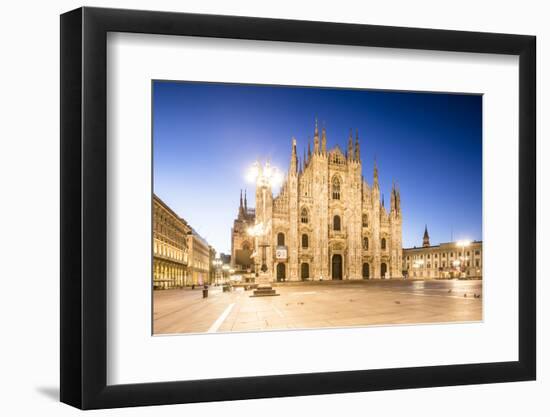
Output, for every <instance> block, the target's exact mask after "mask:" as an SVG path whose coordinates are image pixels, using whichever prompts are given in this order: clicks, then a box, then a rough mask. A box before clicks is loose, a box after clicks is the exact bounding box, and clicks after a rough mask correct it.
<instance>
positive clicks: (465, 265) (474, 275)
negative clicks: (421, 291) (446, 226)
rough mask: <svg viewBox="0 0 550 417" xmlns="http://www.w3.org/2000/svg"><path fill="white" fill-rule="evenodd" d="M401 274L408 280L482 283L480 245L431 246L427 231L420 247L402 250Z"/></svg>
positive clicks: (463, 242)
mask: <svg viewBox="0 0 550 417" xmlns="http://www.w3.org/2000/svg"><path fill="white" fill-rule="evenodd" d="M403 273H404V275H405V276H406V277H407V278H409V279H450V278H466V279H482V276H483V243H482V242H481V241H473V242H466V241H458V242H447V243H441V244H439V245H434V246H431V245H430V237H429V234H428V228H427V227H426V229H425V230H424V237H423V243H422V247H419V248H417V247H414V248H406V249H403Z"/></svg>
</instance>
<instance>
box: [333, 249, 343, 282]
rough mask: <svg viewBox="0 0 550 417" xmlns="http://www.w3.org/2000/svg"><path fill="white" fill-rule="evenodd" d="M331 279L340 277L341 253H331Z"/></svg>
mask: <svg viewBox="0 0 550 417" xmlns="http://www.w3.org/2000/svg"><path fill="white" fill-rule="evenodd" d="M332 279H342V255H339V254H336V255H332Z"/></svg>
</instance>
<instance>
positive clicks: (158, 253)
mask: <svg viewBox="0 0 550 417" xmlns="http://www.w3.org/2000/svg"><path fill="white" fill-rule="evenodd" d="M190 232H191V228H190V227H189V225H188V224H187V222H186V221H185V220H183V219H182V218H180V217H179V216H178V215H177V214H176V213H174V211H173V210H172V209H171V208H170V207H168V206H167V205H166V204H165V203H164V202H163V201H162V200H161V199H160V198H158V197H157V196H156V195H153V288H155V289H169V288H180V287H183V286H184V285H185V284H186V281H187V278H188V261H189V248H188V238H187V236H188V234H189V233H190Z"/></svg>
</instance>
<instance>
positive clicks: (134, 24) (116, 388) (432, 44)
mask: <svg viewBox="0 0 550 417" xmlns="http://www.w3.org/2000/svg"><path fill="white" fill-rule="evenodd" d="M108 32H131V33H147V34H162V35H174V36H178V35H186V36H198V37H215V38H235V39H253V40H269V41H285V42H305V43H319V44H334V45H357V46H371V47H382V48H404V49H420V50H440V51H456V52H476V53H490V54H506V55H517V56H519V103H518V109H519V132H518V137H519V155H518V157H519V203H518V204H519V271H518V273H519V294H518V296H519V322H518V323H519V329H518V331H519V360H518V361H514V362H495V363H477V364H467V365H459V364H457V365H454V364H451V365H445V366H423V367H412V368H399V369H376V370H356V371H343V372H324V373H309V374H291V375H272V376H255V377H239V378H229V379H208V380H199V381H176V382H162V383H141V384H131V385H112V386H109V385H107V382H106V380H107V379H106V375H107V334H106V329H107V303H106V300H107V274H106V266H107V249H106V248H107V180H108V178H107V110H106V93H107V87H106V86H107V72H106V60H107V54H106V52H107V51H106V47H107V33H108ZM60 57H61V92H60V93H61V259H60V261H61V309H60V316H61V317H60V318H61V358H60V359H61V401H62V402H64V403H67V404H70V405H72V406H75V407H78V408H81V409H96V408H112V407H125V406H144V405H157V404H175V403H191V402H202V401H221V400H239V399H250V398H267V397H283V396H299V395H314V394H329V393H344V392H358V391H376V390H388V389H402V388H421V387H435V386H450V385H464V384H482V383H496V382H507V381H525V380H534V379H535V378H536V266H535V265H536V163H535V161H536V143H535V135H536V131H535V122H536V119H535V117H536V116H535V109H536V91H535V87H536V81H535V80H536V77H535V75H536V69H535V67H536V38H535V37H534V36H524V35H510V34H494V33H478V32H461V31H448V30H432V29H415V28H404V27H387V26H371V25H358V24H341V23H323V22H311V21H293V20H278V19H265V18H251V17H233V16H216V15H200V14H186V13H171V12H154V11H136V10H119V9H102V8H88V7H85V8H80V9H77V10H73V11H70V12H68V13H65V14H63V15H61V53H60Z"/></svg>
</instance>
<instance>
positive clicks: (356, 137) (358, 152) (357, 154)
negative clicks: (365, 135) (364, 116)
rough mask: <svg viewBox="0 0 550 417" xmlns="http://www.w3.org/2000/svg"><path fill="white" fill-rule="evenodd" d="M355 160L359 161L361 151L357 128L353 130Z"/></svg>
mask: <svg viewBox="0 0 550 417" xmlns="http://www.w3.org/2000/svg"><path fill="white" fill-rule="evenodd" d="M355 160H356V161H361V152H360V150H359V130H358V129H356V130H355Z"/></svg>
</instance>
